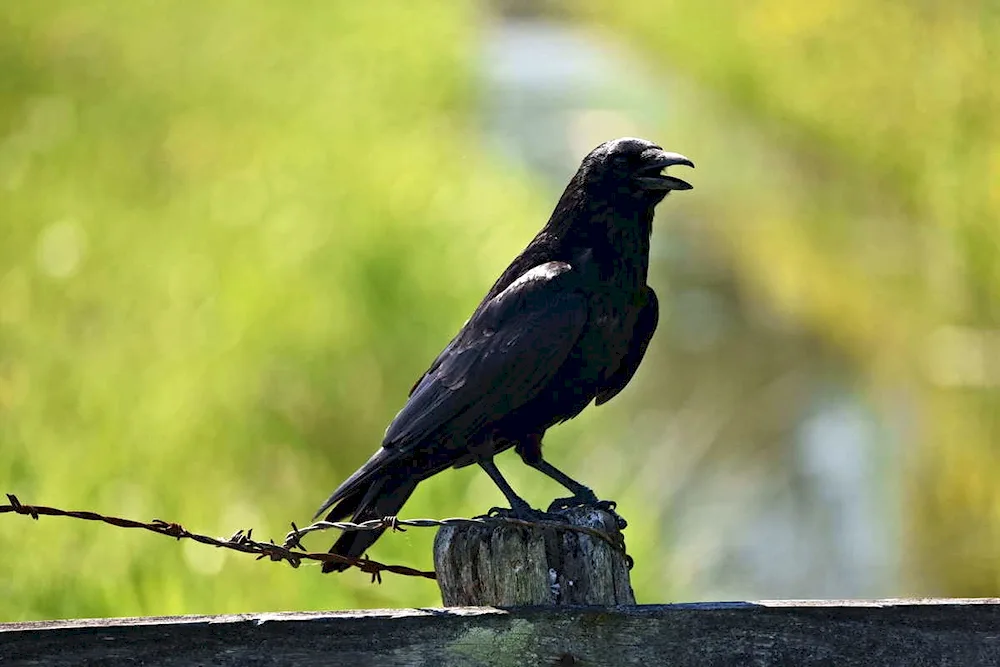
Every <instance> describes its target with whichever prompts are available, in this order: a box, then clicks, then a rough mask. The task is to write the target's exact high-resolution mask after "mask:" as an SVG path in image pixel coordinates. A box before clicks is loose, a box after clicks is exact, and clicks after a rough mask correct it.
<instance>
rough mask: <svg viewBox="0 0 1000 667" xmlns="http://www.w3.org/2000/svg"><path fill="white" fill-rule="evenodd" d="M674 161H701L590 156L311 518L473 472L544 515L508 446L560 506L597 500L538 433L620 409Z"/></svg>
mask: <svg viewBox="0 0 1000 667" xmlns="http://www.w3.org/2000/svg"><path fill="white" fill-rule="evenodd" d="M672 165H687V166H689V167H693V166H694V164H693V163H692V162H691V161H690V160H689V159H687V158H686V157H684V156H683V155H678V154H677V153H668V152H666V151H664V150H663V149H662V148H660V147H659V146H657V145H655V144H653V143H651V142H649V141H645V140H643V139H634V138H623V139H616V140H614V141H608V142H606V143H603V144H601V145H600V146H598V147H597V148H595V149H594V150H593V151H591V153H590V154H589V155H587V157H585V158H584V159H583V163H582V164H581V165H580V168H579V170H578V171H577V172H576V174H575V175H574V176H573V178H572V179H571V180H570V182H569V185H567V186H566V190H565V191H564V192H563V195H562V197H561V198H560V199H559V203H558V204H556V208H555V211H553V213H552V217H550V218H549V221H548V223H547V224H546V225H545V227H544V228H542V231H540V232H539V233H538V235H537V236H536V237H535V238H534V240H532V241H531V243H529V244H528V247H527V248H525V250H524V252H522V253H521V254H520V255H519V256H518V257H517V259H515V260H514V261H513V262H512V263H511V265H510V266H509V267H507V270H506V271H504V272H503V275H501V276H500V278H499V279H498V280H497V281H496V283H495V284H494V285H493V287H492V289H490V291H489V293H488V294H487V295H486V297H485V298H484V299H483V301H482V303H480V304H479V306H478V307H477V308H476V311H475V312H474V313H473V314H472V317H470V318H469V320H468V321H467V322H466V323H465V326H463V327H462V330H461V331H459V332H458V335H456V336H455V338H454V339H452V341H451V342H450V343H449V344H448V346H447V347H446V348H445V349H444V351H443V352H441V354H440V355H438V357H437V359H435V360H434V362H433V363H432V364H431V366H430V368H429V369H428V370H427V372H426V373H424V375H423V377H421V378H420V379H419V380H418V381H417V383H416V384H415V385H414V386H413V388H412V389H411V391H410V397H409V400H407V402H406V405H404V406H403V409H402V410H400V411H399V414H397V415H396V418H395V419H394V420H393V421H392V423H391V424H389V428H388V429H387V430H386V432H385V439H384V440H383V441H382V446H381V447H380V448H379V450H378V451H377V452H375V454H374V456H372V457H371V458H370V459H369V460H368V462H367V463H365V464H364V465H363V466H361V468H359V469H358V470H357V472H355V473H354V474H353V475H351V476H350V477H349V478H348V479H347V480H346V481H345V482H344V483H343V484H341V485H340V487H339V488H338V489H337V490H336V491H334V492H333V495H331V496H330V498H329V499H327V501H326V502H325V503H323V506H322V507H320V508H319V511H317V512H316V516H319V515H320V514H322V513H323V512H324V511H326V510H327V509H328V508H331V507H332V508H333V509H331V510H330V512H329V514H328V515H327V519H328V520H330V521H337V520H341V519H344V518H345V517H348V516H350V517H352V518H353V520H354V521H359V522H360V521H365V520H368V519H373V518H381V517H385V516H392V515H395V514H397V513H398V512H399V510H400V509H401V508H402V507H403V503H405V502H406V500H407V499H408V498H409V497H410V494H412V493H413V491H414V489H416V487H417V484H418V483H420V482H421V481H422V480H424V479H427V478H428V477H430V476H431V475H434V474H437V473H439V472H441V471H442V470H445V469H446V468H451V467H455V468H458V467H461V466H466V465H470V464H472V463H477V464H479V465H480V466H481V467H482V468H483V470H485V471H486V474H488V475H489V476H490V478H492V480H493V481H494V482H495V483H496V485H497V486H498V487H500V490H501V491H502V492H503V494H504V496H506V498H507V501H508V502H509V503H510V506H511V510H510V514H511V515H513V516H518V517H537V516H539V515H540V514H542V513H541V512H537V511H535V510H533V509H532V508H531V507H530V506H529V505H528V503H527V502H525V501H524V500H523V499H522V498H521V497H519V496H518V495H517V494H516V493H515V492H514V490H513V489H512V488H511V487H510V485H509V484H508V483H507V481H506V480H505V479H504V478H503V477H502V476H501V474H500V471H499V470H498V469H497V467H496V465H495V464H494V463H493V457H494V456H495V455H496V454H498V453H500V452H502V451H504V450H506V449H509V448H510V447H513V448H514V449H515V451H517V453H518V454H519V455H520V456H521V459H522V460H523V461H524V462H525V463H526V464H528V465H529V466H531V467H533V468H535V469H537V470H539V471H540V472H542V473H544V474H546V475H548V476H549V477H551V478H552V479H554V480H555V481H557V482H559V483H560V484H562V485H563V486H565V487H566V488H567V489H569V491H570V492H572V494H573V497H572V498H569V499H562V500H559V501H556V503H554V505H556V504H562V505H566V504H570V503H581V504H596V503H597V502H598V501H597V498H596V496H595V495H594V493H593V491H591V490H590V489H589V488H587V487H586V486H584V485H583V484H580V483H579V482H577V481H576V480H574V479H571V478H570V477H569V476H568V475H566V474H565V473H563V472H562V471H560V470H558V469H557V468H555V467H554V466H553V465H552V464H551V463H549V462H548V461H546V460H545V459H544V458H542V436H543V435H544V434H545V431H546V429H548V428H549V427H550V426H552V425H553V424H558V423H560V422H563V421H566V420H567V419H571V418H573V417H575V416H576V415H578V414H579V413H580V411H582V410H583V408H584V407H586V406H587V404H589V403H590V402H591V401H594V402H595V403H596V404H597V405H600V404H602V403H606V402H607V401H609V400H611V399H612V398H613V397H614V396H615V395H616V394H617V393H618V392H620V391H621V390H622V389H623V388H624V387H625V385H626V384H628V382H629V380H630V379H632V375H633V374H634V373H635V371H636V369H637V368H638V367H639V363H640V362H641V361H642V357H643V354H645V352H646V346H647V345H648V344H649V339H650V338H651V337H652V335H653V331H654V330H655V329H656V322H657V318H658V307H657V301H656V294H655V293H654V292H653V290H652V288H650V287H649V286H648V285H647V284H646V273H647V269H648V266H649V236H650V233H651V232H652V223H653V209H654V207H655V206H656V205H657V204H658V203H660V202H661V201H662V200H663V198H664V197H665V196H666V195H667V193H669V192H670V191H671V190H689V189H691V185H689V184H688V183H686V182H684V181H682V180H681V179H679V178H675V177H674V176H668V175H666V174H663V173H661V172H662V170H663V169H664V168H665V167H669V166H672ZM381 533H382V531H356V532H345V533H344V534H343V535H342V536H341V537H340V539H338V540H337V542H336V544H334V545H333V548H332V549H331V550H330V551H331V553H336V554H341V555H344V556H354V557H357V556H361V555H362V554H363V553H364V552H365V550H366V549H368V547H369V546H371V545H372V544H373V543H374V542H375V540H377V539H378V538H379V536H380V535H381ZM344 569H347V566H345V565H342V564H339V563H332V562H329V563H324V564H323V571H324V572H331V571H341V570H344Z"/></svg>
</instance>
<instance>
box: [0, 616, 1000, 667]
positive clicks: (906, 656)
mask: <svg viewBox="0 0 1000 667" xmlns="http://www.w3.org/2000/svg"><path fill="white" fill-rule="evenodd" d="M0 664H2V665H53V666H60V665H81V664H94V665H126V664H127V665H138V664H146V665H178V666H187V665H208V664H211V665H223V666H224V665H243V666H250V665H253V666H256V665H344V666H355V665H358V666H364V665H379V666H386V667H393V666H395V665H425V664H427V665H434V666H435V667H452V666H455V667H475V666H477V665H504V666H515V665H530V666H532V667H537V666H538V665H552V666H559V665H594V666H596V665H643V666H658V665H664V666H667V665H669V666H670V667H682V666H687V665H691V666H694V665H698V666H699V667H701V666H703V665H712V666H715V667H725V666H729V665H733V666H737V665H739V666H740V667H743V666H750V667H763V666H766V665H796V666H798V665H803V666H810V665H816V666H819V665H824V666H837V667H853V666H858V667H862V666H864V667H868V666H874V665H878V666H879V667H892V666H897V665H898V666H899V667H917V666H921V665H956V666H961V667H975V666H978V665H1000V600H998V599H946V600H926V599H922V600H876V601H768V602H735V603H699V604H674V605H639V606H630V607H524V608H512V609H497V608H491V607H453V608H449V609H399V610H380V611H349V612H331V613H282V614H245V615H238V616H182V617H173V618H126V619H95V620H73V621H50V622H36V623H8V624H0Z"/></svg>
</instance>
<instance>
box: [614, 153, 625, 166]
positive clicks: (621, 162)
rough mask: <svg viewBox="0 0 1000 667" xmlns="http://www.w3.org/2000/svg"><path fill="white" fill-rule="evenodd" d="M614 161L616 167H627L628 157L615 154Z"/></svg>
mask: <svg viewBox="0 0 1000 667" xmlns="http://www.w3.org/2000/svg"><path fill="white" fill-rule="evenodd" d="M614 163H615V168H616V169H625V168H627V167H628V159H627V158H626V157H625V156H624V155H616V156H615V158H614Z"/></svg>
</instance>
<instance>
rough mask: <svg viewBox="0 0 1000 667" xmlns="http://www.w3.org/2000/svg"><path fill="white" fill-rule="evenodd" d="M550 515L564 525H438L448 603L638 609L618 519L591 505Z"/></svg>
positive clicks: (437, 563)
mask: <svg viewBox="0 0 1000 667" xmlns="http://www.w3.org/2000/svg"><path fill="white" fill-rule="evenodd" d="M553 516H554V518H556V519H559V521H558V522H557V521H553V522H549V526H548V527H534V526H528V525H517V524H513V523H504V522H494V523H485V524H481V525H459V526H445V527H443V528H440V529H439V530H438V533H437V537H436V538H435V540H434V568H435V570H436V571H437V579H438V586H439V587H440V588H441V599H442V601H443V602H444V605H445V606H446V607H455V606H502V607H511V606H525V605H581V604H584V605H626V604H635V596H634V595H633V593H632V586H631V584H630V582H629V565H630V563H629V559H628V556H627V555H626V554H625V551H624V541H623V539H622V535H621V531H620V530H619V528H618V519H617V517H616V516H614V515H613V514H611V513H609V512H606V511H604V510H601V509H596V508H592V507H570V508H566V509H561V510H558V511H556V512H553ZM561 522H565V523H564V524H563V526H560V525H559V524H560V523H561ZM574 527H575V528H577V529H578V530H572V528H574Z"/></svg>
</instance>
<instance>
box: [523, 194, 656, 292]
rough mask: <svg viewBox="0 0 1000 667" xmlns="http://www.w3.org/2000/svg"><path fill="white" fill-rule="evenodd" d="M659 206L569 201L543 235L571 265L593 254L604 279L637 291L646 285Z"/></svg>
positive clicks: (623, 198) (627, 200) (624, 200)
mask: <svg viewBox="0 0 1000 667" xmlns="http://www.w3.org/2000/svg"><path fill="white" fill-rule="evenodd" d="M567 199H568V201H566V200H567ZM656 203H657V202H652V201H649V200H648V199H645V198H642V197H635V196H631V195H620V196H616V197H613V198H609V199H598V198H595V197H569V198H567V197H564V198H563V200H560V202H559V205H558V206H557V207H556V210H555V211H554V212H553V213H552V217H551V218H550V219H549V223H548V224H547V225H546V226H545V229H543V230H542V233H541V234H539V237H542V236H543V235H545V236H547V237H549V239H547V240H548V242H549V243H552V244H553V246H554V247H553V249H555V250H556V254H559V255H562V256H565V257H566V261H570V262H571V263H572V261H573V260H574V259H577V258H579V257H581V255H586V254H589V255H590V257H591V258H592V261H593V262H595V264H596V267H597V269H598V272H599V274H600V275H601V277H602V278H603V279H605V280H607V281H610V282H613V283H615V284H616V285H618V286H620V287H622V288H625V289H636V288H639V287H641V286H644V285H645V284H646V274H647V271H648V268H649V238H650V235H651V234H652V231H653V209H654V207H655V206H656ZM538 240H539V238H536V241H538ZM546 245H547V243H546Z"/></svg>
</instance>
